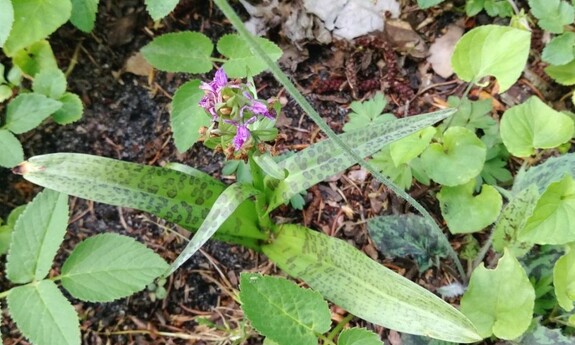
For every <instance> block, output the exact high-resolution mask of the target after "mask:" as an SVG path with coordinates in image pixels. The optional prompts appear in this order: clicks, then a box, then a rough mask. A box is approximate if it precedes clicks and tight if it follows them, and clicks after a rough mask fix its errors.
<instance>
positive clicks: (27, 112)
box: [4, 93, 62, 134]
mask: <svg viewBox="0 0 575 345" xmlns="http://www.w3.org/2000/svg"><path fill="white" fill-rule="evenodd" d="M61 107H62V103H61V102H58V101H55V100H53V99H50V98H48V97H46V96H44V95H40V94H37V93H24V94H20V95H18V96H17V97H16V98H14V100H13V101H12V102H10V103H9V104H8V107H7V110H6V124H5V125H4V128H6V129H9V130H10V131H11V132H14V133H16V134H21V133H25V132H28V131H29V130H32V129H34V128H36V127H37V126H38V125H39V124H40V123H42V121H44V119H46V118H47V117H48V116H50V115H51V114H52V113H54V112H55V111H56V110H58V109H60V108H61Z"/></svg>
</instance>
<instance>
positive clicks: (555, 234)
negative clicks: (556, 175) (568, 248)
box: [519, 175, 575, 244]
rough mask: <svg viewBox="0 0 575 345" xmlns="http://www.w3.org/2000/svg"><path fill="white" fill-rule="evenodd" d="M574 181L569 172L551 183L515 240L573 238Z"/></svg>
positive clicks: (565, 240) (551, 241)
mask: <svg viewBox="0 0 575 345" xmlns="http://www.w3.org/2000/svg"><path fill="white" fill-rule="evenodd" d="M574 225H575V182H574V181H573V178H572V177H571V176H570V175H565V177H563V179H561V180H560V181H557V182H553V183H551V184H550V185H549V187H548V188H547V190H546V191H545V192H544V193H543V195H541V198H539V200H538V201H537V206H535V210H533V214H532V215H531V217H529V219H528V220H527V224H525V228H524V229H523V230H522V231H521V232H520V233H519V240H521V241H525V242H531V243H536V244H566V243H569V242H573V241H575V232H574V231H573V226H574Z"/></svg>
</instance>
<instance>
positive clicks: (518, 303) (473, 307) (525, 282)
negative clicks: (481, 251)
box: [461, 250, 535, 340]
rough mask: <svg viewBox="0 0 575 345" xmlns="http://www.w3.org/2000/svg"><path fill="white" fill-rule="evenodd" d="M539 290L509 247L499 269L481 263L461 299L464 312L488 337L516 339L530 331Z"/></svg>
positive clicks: (483, 335)
mask: <svg viewBox="0 0 575 345" xmlns="http://www.w3.org/2000/svg"><path fill="white" fill-rule="evenodd" d="M534 302H535V292H534V291H533V286H531V283H530V282H529V278H527V274H526V273H525V271H524V270H523V267H521V264H520V263H519V262H518V261H517V259H515V257H514V256H513V254H511V253H510V252H509V251H508V250H505V254H504V255H503V256H502V257H501V259H499V263H498V264H497V268H495V269H492V270H489V269H487V268H485V266H483V263H481V264H480V265H479V266H478V267H477V268H476V269H475V270H474V271H473V273H472V275H471V279H470V281H469V287H468V288H467V291H466V292H465V294H463V297H462V298H461V312H462V313H463V314H465V315H466V316H467V317H469V319H470V320H471V321H472V322H473V324H474V325H475V327H477V330H478V331H479V334H480V335H481V336H482V337H484V338H486V337H489V336H491V335H492V334H495V336H497V337H498V338H501V339H506V340H512V339H515V338H517V337H519V336H520V335H521V334H523V332H525V331H526V330H527V328H528V327H529V325H530V323H531V319H532V315H533V305H534Z"/></svg>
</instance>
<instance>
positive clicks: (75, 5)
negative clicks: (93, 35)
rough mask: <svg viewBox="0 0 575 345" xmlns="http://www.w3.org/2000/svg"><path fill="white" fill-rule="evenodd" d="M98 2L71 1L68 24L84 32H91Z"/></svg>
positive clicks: (87, 0) (92, 0)
mask: <svg viewBox="0 0 575 345" xmlns="http://www.w3.org/2000/svg"><path fill="white" fill-rule="evenodd" d="M99 2H100V0H72V15H71V16H70V22H72V24H74V26H75V27H77V28H78V29H80V30H82V31H84V32H90V31H92V30H93V29H94V23H95V22H96V13H98V3H99Z"/></svg>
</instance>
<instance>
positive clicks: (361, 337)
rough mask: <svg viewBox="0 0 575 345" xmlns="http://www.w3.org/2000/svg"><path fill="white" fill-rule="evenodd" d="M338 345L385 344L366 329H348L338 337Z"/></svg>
mask: <svg viewBox="0 0 575 345" xmlns="http://www.w3.org/2000/svg"><path fill="white" fill-rule="evenodd" d="M337 345H383V342H382V341H381V340H380V339H379V336H378V335H377V334H375V333H373V332H372V331H369V330H367V329H365V328H348V329H346V330H344V331H343V332H341V333H340V334H339V336H338V337H337Z"/></svg>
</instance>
